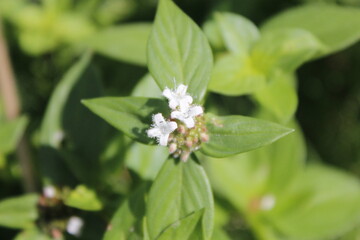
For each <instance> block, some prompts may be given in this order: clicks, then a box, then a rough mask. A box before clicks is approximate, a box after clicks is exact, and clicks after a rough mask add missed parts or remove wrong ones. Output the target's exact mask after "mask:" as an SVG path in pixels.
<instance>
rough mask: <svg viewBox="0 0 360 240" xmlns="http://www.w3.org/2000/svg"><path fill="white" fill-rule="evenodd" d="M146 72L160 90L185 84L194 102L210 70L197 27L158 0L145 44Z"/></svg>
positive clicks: (209, 59) (168, 2) (167, 0)
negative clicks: (147, 68)
mask: <svg viewBox="0 0 360 240" xmlns="http://www.w3.org/2000/svg"><path fill="white" fill-rule="evenodd" d="M147 53H148V66H149V70H150V73H151V74H152V76H153V77H154V79H155V80H156V82H157V83H158V85H159V87H160V88H161V89H162V90H163V89H164V88H165V87H169V88H172V89H174V88H175V87H176V86H177V85H179V84H181V83H182V84H185V85H187V86H188V87H189V88H188V92H189V93H190V94H191V95H192V97H193V98H194V101H195V102H200V101H201V100H202V98H203V97H204V95H205V92H206V87H207V84H208V81H209V79H210V73H211V68H212V53H211V49H210V46H209V43H208V41H207V39H206V37H205V35H204V34H203V33H202V32H201V30H200V28H199V27H198V26H197V25H196V24H195V23H194V22H193V21H192V20H191V19H190V18H189V17H188V16H186V15H185V14H184V13H183V12H182V11H181V10H180V9H179V8H178V7H177V6H176V5H175V4H174V3H173V2H172V1H171V0H160V2H159V7H158V11H157V14H156V18H155V24H154V26H153V29H152V32H151V34H150V38H149V44H148V51H147Z"/></svg>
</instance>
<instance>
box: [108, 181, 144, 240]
mask: <svg viewBox="0 0 360 240" xmlns="http://www.w3.org/2000/svg"><path fill="white" fill-rule="evenodd" d="M147 189H148V187H147V185H142V186H140V187H139V188H138V189H136V190H135V191H134V192H133V193H132V194H131V195H130V197H129V198H128V199H126V200H125V201H124V203H122V204H121V206H120V207H119V208H118V210H117V211H116V213H115V214H114V216H113V218H112V219H111V223H110V226H111V227H110V228H109V229H108V230H107V231H106V232H105V236H104V238H103V239H104V240H130V239H134V240H135V239H142V238H141V237H139V236H138V235H139V234H141V222H142V218H143V217H144V215H145V193H146V191H147ZM137 237H138V238H137Z"/></svg>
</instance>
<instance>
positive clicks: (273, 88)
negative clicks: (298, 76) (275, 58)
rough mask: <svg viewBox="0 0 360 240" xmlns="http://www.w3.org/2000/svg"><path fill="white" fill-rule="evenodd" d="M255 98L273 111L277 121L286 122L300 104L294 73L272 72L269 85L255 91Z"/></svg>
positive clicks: (268, 109) (261, 104) (265, 107)
mask: <svg viewBox="0 0 360 240" xmlns="http://www.w3.org/2000/svg"><path fill="white" fill-rule="evenodd" d="M253 98H254V99H255V101H257V102H258V103H259V104H260V106H261V107H263V108H264V109H266V110H267V111H269V112H271V113H272V114H273V115H274V116H275V117H276V119H277V122H282V123H286V122H287V121H288V120H289V119H290V118H291V117H292V116H293V115H294V114H295V111H296V109H297V106H298V97H297V92H296V88H295V77H294V75H293V74H290V73H284V72H276V73H274V74H272V76H271V77H270V79H269V83H268V84H267V86H266V87H264V88H261V89H260V90H258V91H257V92H255V94H254V95H253Z"/></svg>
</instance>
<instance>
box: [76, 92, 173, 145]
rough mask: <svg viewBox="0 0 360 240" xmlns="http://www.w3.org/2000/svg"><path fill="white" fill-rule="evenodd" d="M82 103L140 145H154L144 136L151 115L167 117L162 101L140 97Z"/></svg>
mask: <svg viewBox="0 0 360 240" xmlns="http://www.w3.org/2000/svg"><path fill="white" fill-rule="evenodd" d="M82 103H83V104H84V105H85V106H87V107H88V108H89V109H90V110H91V111H93V112H94V113H95V114H97V115H99V116H100V117H101V118H103V119H105V120H106V121H107V122H108V123H110V124H111V125H112V126H114V127H115V128H117V129H119V130H120V131H122V132H124V133H125V134H126V135H127V136H129V137H130V138H133V139H134V140H136V141H139V142H142V143H154V141H153V140H152V139H151V138H149V137H148V136H147V134H146V130H147V129H149V128H150V126H151V124H152V118H151V116H152V114H156V113H159V112H160V113H163V115H164V116H166V117H167V116H168V115H169V107H168V105H167V103H166V102H165V101H164V100H161V99H156V98H141V97H104V98H97V99H90V100H83V101H82Z"/></svg>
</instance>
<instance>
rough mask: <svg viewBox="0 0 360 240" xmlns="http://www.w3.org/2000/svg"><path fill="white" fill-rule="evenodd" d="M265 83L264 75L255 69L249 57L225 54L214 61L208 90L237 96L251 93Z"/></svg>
mask: <svg viewBox="0 0 360 240" xmlns="http://www.w3.org/2000/svg"><path fill="white" fill-rule="evenodd" d="M265 85H266V77H265V75H264V74H263V73H261V72H260V71H258V70H257V69H256V67H255V66H254V64H253V62H252V61H251V58H248V57H243V56H238V55H233V54H226V55H223V56H220V57H219V59H218V60H217V62H216V63H215V66H214V70H213V74H212V77H211V81H210V83H209V90H210V91H212V92H216V93H220V94H224V95H229V96H238V95H243V94H251V93H253V92H255V91H257V90H258V89H261V88H262V87H264V86H265Z"/></svg>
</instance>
